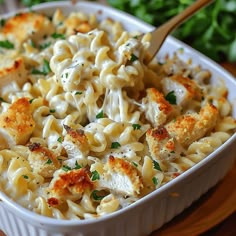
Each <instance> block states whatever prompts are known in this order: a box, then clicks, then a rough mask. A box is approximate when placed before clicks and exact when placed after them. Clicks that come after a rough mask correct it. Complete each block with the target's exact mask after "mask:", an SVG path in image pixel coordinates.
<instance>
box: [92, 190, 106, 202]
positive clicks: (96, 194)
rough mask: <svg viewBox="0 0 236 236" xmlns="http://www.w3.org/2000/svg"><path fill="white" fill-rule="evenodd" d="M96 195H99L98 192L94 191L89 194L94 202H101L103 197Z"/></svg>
mask: <svg viewBox="0 0 236 236" xmlns="http://www.w3.org/2000/svg"><path fill="white" fill-rule="evenodd" d="M98 193H99V191H98V190H94V191H93V192H92V194H91V195H92V198H93V199H94V200H96V201H101V200H102V199H103V198H104V197H105V196H100V195H99V194H98Z"/></svg>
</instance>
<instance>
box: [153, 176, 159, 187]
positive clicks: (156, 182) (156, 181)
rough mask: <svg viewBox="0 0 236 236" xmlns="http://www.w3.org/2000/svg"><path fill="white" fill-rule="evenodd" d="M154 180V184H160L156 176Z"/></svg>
mask: <svg viewBox="0 0 236 236" xmlns="http://www.w3.org/2000/svg"><path fill="white" fill-rule="evenodd" d="M152 182H153V183H154V185H157V184H158V179H157V178H156V177H155V176H154V177H153V178H152Z"/></svg>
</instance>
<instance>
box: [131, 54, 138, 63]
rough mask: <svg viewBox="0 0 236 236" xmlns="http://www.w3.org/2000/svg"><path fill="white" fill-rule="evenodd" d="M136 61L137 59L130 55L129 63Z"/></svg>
mask: <svg viewBox="0 0 236 236" xmlns="http://www.w3.org/2000/svg"><path fill="white" fill-rule="evenodd" d="M137 60H138V57H137V56H135V55H134V54H133V53H132V54H131V57H130V61H131V62H134V61H137Z"/></svg>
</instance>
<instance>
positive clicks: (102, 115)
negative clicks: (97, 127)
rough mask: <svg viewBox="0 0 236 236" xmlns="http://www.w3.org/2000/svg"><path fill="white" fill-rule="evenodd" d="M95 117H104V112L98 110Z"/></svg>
mask: <svg viewBox="0 0 236 236" xmlns="http://www.w3.org/2000/svg"><path fill="white" fill-rule="evenodd" d="M96 118H97V119H101V118H104V113H103V111H100V112H99V113H98V114H97V115H96Z"/></svg>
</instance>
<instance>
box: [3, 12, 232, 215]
mask: <svg viewBox="0 0 236 236" xmlns="http://www.w3.org/2000/svg"><path fill="white" fill-rule="evenodd" d="M25 14H26V15H27V14H28V18H26V19H29V20H28V21H27V20H26V22H23V23H24V24H25V25H26V28H27V24H30V19H34V18H37V17H40V20H41V21H42V24H43V21H45V24H47V25H49V26H50V30H49V32H45V29H46V28H45V27H44V28H43V29H44V32H40V31H41V30H42V29H40V28H39V29H38V28H35V29H34V30H35V31H36V34H37V35H42V34H44V35H45V36H43V37H40V38H36V37H33V36H32V35H31V37H28V36H27V35H25V36H22V37H21V38H20V40H18V39H17V37H16V35H14V32H11V31H8V29H7V26H8V23H7V22H8V21H12V22H17V19H18V17H19V16H15V17H12V19H9V20H7V21H6V24H5V25H3V26H2V27H1V28H0V38H1V40H2V41H4V40H5V41H6V42H11V43H12V44H13V45H15V47H13V48H4V47H0V54H1V57H3V60H1V63H3V62H4V60H11V61H15V62H17V60H18V58H23V60H22V63H24V64H22V66H23V67H24V68H25V70H26V72H27V73H24V78H23V80H22V79H21V78H20V75H19V73H18V74H17V71H16V72H14V71H13V72H11V73H13V74H14V76H9V78H10V80H4V78H5V77H4V78H3V77H2V74H1V68H0V83H1V94H0V97H1V107H0V116H1V117H6V118H4V119H5V120H10V119H11V115H9V114H8V111H9V108H10V109H11V106H12V104H17V101H18V100H19V99H21V98H26V99H28V101H29V102H30V109H31V111H32V112H31V113H30V114H29V117H30V118H31V119H33V120H34V122H35V124H34V127H33V128H32V131H31V130H30V132H31V133H30V137H29V139H28V140H26V141H25V140H21V137H19V142H18V141H16V145H15V146H14V147H10V148H2V150H0V176H1V177H0V189H1V191H4V192H5V193H6V194H7V195H9V196H10V197H11V198H12V199H14V200H15V201H16V202H18V203H19V204H21V205H22V206H24V207H26V208H28V209H30V210H32V211H34V212H36V213H38V214H41V215H44V216H48V217H53V218H57V219H78V220H81V219H88V218H96V217H98V216H103V215H106V214H110V213H112V212H114V211H117V210H119V209H121V208H124V207H126V206H128V205H130V204H132V203H133V202H135V201H137V200H138V199H140V198H142V197H143V196H145V195H146V194H148V193H150V192H152V191H154V190H155V189H157V188H159V187H161V186H162V185H164V184H166V183H167V182H169V181H171V180H172V179H173V178H176V177H177V176H178V175H180V174H181V173H183V172H184V171H186V170H188V169H189V168H191V167H192V166H194V165H195V164H196V163H198V162H199V161H201V160H202V159H203V158H205V157H206V156H207V155H208V154H210V153H211V152H213V151H214V150H215V149H216V148H217V147H219V146H220V145H222V144H223V143H224V142H225V141H226V140H227V139H229V138H230V136H232V134H233V133H234V132H235V128H236V122H235V119H234V118H233V117H232V116H231V105H230V103H229V101H228V100H227V97H226V94H227V88H226V87H225V85H224V84H223V82H220V86H215V87H213V86H212V85H211V84H210V77H211V74H210V72H209V71H208V70H204V69H203V68H201V67H200V66H195V65H192V64H191V63H190V62H185V61H182V60H180V59H179V57H178V52H176V53H175V54H174V55H173V57H170V56H167V57H165V58H163V59H162V60H163V61H162V63H158V62H157V61H154V62H152V63H150V64H149V65H146V64H144V62H143V61H144V59H145V57H146V56H147V54H146V49H147V48H148V46H149V35H148V34H147V35H146V36H145V37H144V38H143V39H142V41H141V42H140V41H138V40H137V39H136V37H135V34H133V33H132V32H126V31H125V30H124V28H123V26H122V25H121V24H120V23H119V22H115V21H112V20H111V19H106V20H103V21H101V22H98V21H97V19H96V16H94V15H91V16H89V15H85V14H83V13H81V12H73V13H71V14H69V15H68V16H65V15H63V14H62V12H61V11H60V10H57V11H56V12H55V13H54V15H53V17H52V20H51V21H49V20H48V18H47V17H46V16H44V15H40V14H39V13H24V15H25ZM34 14H35V16H34ZM20 19H21V18H20ZM22 20H23V18H22V19H21V24H23V23H22ZM31 27H33V25H31ZM5 32H7V33H5ZM27 34H29V32H28V33H27ZM3 67H4V64H3ZM12 69H13V70H14V68H12ZM4 76H5V75H4ZM173 78H174V82H175V86H174V87H173V86H172V85H171V84H170V83H169V82H168V81H170V80H171V79H173ZM19 81H20V83H19ZM22 81H23V82H22ZM183 81H184V82H183ZM22 83H23V84H22ZM186 83H188V84H189V86H188V88H187V87H185V84H186ZM10 84H14V86H13V85H11V86H10ZM9 86H10V87H9ZM171 86H172V87H171ZM191 87H192V88H193V89H192V90H191ZM181 89H183V90H181ZM180 90H181V91H182V93H183V96H182V95H178V92H179V91H180ZM196 91H197V92H196ZM195 92H196V93H195ZM178 96H179V97H178ZM180 96H181V97H180ZM188 99H190V100H191V102H189V100H188ZM176 100H177V101H181V102H177V103H176ZM209 104H210V105H209ZM209 106H211V108H212V109H214V110H215V117H214V122H211V120H209V119H210V118H208V116H207V115H205V114H203V110H204V109H205V108H206V107H209ZM167 108H168V111H167ZM153 116H155V117H153ZM199 117H200V118H199ZM211 119H213V118H211ZM176 120H178V122H180V124H181V125H182V124H183V125H182V127H178V130H176V126H175V124H174V122H176ZM202 120H203V121H202ZM181 122H182V123H181ZM185 122H186V123H185ZM7 124H8V122H7V121H6V126H3V127H2V128H1V131H0V140H4V142H7V141H6V140H5V136H4V135H5V133H4V131H5V129H6V128H7ZM185 124H187V125H185ZM21 125H24V124H21V123H20V124H19V127H20V126H21ZM170 127H171V129H170ZM200 129H201V132H198V131H200ZM181 133H188V134H189V136H188V138H189V140H182V142H179V140H180V139H183V138H184V137H180V134H181ZM196 133H198V135H196ZM177 148H178V150H177ZM179 150H180V151H179ZM55 158H56V159H55ZM51 165H53V166H51ZM49 172H50V173H49ZM42 173H44V174H42ZM59 184H60V186H59Z"/></svg>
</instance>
